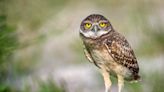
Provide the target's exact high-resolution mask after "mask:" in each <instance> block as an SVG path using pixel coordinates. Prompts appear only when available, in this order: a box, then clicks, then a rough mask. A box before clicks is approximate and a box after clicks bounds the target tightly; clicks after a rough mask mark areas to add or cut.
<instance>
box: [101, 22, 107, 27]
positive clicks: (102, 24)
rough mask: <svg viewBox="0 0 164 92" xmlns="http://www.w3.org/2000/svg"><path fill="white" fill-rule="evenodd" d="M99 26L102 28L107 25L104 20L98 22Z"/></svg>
mask: <svg viewBox="0 0 164 92" xmlns="http://www.w3.org/2000/svg"><path fill="white" fill-rule="evenodd" d="M99 26H100V27H102V28H103V27H106V26H107V24H106V23H104V22H102V23H100V24H99Z"/></svg>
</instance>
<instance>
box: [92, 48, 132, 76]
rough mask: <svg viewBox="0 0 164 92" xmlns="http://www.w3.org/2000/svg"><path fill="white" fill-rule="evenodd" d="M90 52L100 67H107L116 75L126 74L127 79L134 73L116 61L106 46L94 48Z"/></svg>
mask: <svg viewBox="0 0 164 92" xmlns="http://www.w3.org/2000/svg"><path fill="white" fill-rule="evenodd" d="M90 52H91V56H92V58H93V60H94V61H95V63H96V64H97V65H98V66H99V67H103V68H105V69H106V70H107V71H110V72H111V74H112V75H114V76H115V75H116V74H120V75H122V76H124V77H125V79H130V77H131V75H132V73H131V71H130V70H129V69H128V68H126V67H124V66H122V65H120V64H118V63H117V62H115V61H114V60H113V58H112V57H111V55H110V54H109V52H108V50H107V49H106V48H105V47H103V46H102V47H99V48H95V49H92V50H91V51H90Z"/></svg>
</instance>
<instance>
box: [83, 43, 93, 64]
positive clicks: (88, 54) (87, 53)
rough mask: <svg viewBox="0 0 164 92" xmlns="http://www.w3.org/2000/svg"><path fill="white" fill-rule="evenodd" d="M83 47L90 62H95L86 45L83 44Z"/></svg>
mask: <svg viewBox="0 0 164 92" xmlns="http://www.w3.org/2000/svg"><path fill="white" fill-rule="evenodd" d="M83 48H84V54H85V56H86V58H87V59H88V60H89V62H91V63H93V62H94V61H93V59H92V56H91V54H90V53H89V52H88V50H87V48H86V47H85V46H83Z"/></svg>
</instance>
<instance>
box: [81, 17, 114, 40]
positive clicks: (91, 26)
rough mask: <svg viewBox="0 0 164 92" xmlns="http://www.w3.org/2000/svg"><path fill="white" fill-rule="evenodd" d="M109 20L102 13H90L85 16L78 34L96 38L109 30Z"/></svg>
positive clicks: (110, 27)
mask: <svg viewBox="0 0 164 92" xmlns="http://www.w3.org/2000/svg"><path fill="white" fill-rule="evenodd" d="M111 29H112V26H111V24H110V22H109V21H108V20H107V19H106V18H105V17H104V16H102V15H99V14H92V15H89V16H88V17H86V18H85V19H84V20H83V21H82V23H81V26H80V34H82V35H83V36H85V37H87V38H92V39H96V38H99V37H100V36H102V35H104V34H107V33H109V32H110V31H111Z"/></svg>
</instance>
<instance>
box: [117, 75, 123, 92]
mask: <svg viewBox="0 0 164 92" xmlns="http://www.w3.org/2000/svg"><path fill="white" fill-rule="evenodd" d="M117 78H118V92H121V90H122V88H123V86H124V77H123V76H121V75H117Z"/></svg>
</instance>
